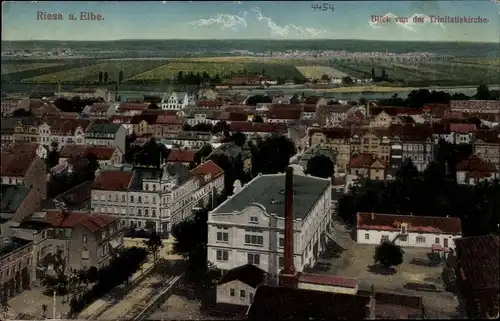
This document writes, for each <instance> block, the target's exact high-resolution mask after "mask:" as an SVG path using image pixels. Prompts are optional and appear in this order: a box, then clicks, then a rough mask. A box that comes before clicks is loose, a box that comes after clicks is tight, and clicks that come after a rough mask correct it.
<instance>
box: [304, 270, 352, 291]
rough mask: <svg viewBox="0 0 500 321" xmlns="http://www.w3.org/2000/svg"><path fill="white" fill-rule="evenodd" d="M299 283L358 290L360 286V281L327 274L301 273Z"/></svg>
mask: <svg viewBox="0 0 500 321" xmlns="http://www.w3.org/2000/svg"><path fill="white" fill-rule="evenodd" d="M298 281H299V282H302V283H311V284H317V285H329V286H337V287H342V288H352V289H354V288H356V286H357V285H358V280H356V279H350V278H343V277H339V276H334V275H326V274H306V273H301V274H300V275H299V277H298Z"/></svg>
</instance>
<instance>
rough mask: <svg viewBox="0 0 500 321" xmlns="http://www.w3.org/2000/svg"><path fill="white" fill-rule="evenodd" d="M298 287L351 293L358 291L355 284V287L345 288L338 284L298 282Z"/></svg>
mask: <svg viewBox="0 0 500 321" xmlns="http://www.w3.org/2000/svg"><path fill="white" fill-rule="evenodd" d="M298 288H299V289H305V290H314V291H322V292H331V293H344V294H352V295H354V294H356V293H357V292H358V286H357V285H356V287H355V288H346V287H340V286H331V285H320V284H312V283H305V282H299V283H298Z"/></svg>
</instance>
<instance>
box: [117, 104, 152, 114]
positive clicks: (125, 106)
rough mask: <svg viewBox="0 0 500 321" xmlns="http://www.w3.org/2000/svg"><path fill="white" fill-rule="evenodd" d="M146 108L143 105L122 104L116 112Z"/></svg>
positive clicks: (145, 105)
mask: <svg viewBox="0 0 500 321" xmlns="http://www.w3.org/2000/svg"><path fill="white" fill-rule="evenodd" d="M147 108H148V106H147V104H145V103H139V104H138V103H122V104H120V106H119V107H118V108H117V111H118V112H120V111H129V110H145V109H147Z"/></svg>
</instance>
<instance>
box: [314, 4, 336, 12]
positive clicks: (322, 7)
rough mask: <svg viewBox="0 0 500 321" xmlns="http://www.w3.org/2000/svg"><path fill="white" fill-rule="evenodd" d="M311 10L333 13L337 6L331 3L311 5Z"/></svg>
mask: <svg viewBox="0 0 500 321" xmlns="http://www.w3.org/2000/svg"><path fill="white" fill-rule="evenodd" d="M311 8H313V9H314V11H316V10H321V11H327V10H331V11H332V12H333V11H334V10H335V6H334V5H333V4H331V3H321V4H320V3H311Z"/></svg>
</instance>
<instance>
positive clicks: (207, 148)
mask: <svg viewBox="0 0 500 321" xmlns="http://www.w3.org/2000/svg"><path fill="white" fill-rule="evenodd" d="M212 152H213V148H212V146H211V145H204V146H203V147H202V148H200V150H198V151H197V152H196V154H195V155H194V162H195V165H199V164H200V163H201V162H202V161H203V160H204V159H205V158H207V157H208V156H209V155H210V154H212Z"/></svg>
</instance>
